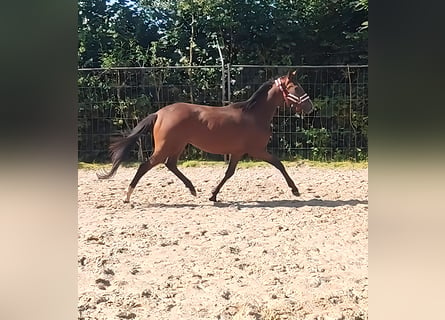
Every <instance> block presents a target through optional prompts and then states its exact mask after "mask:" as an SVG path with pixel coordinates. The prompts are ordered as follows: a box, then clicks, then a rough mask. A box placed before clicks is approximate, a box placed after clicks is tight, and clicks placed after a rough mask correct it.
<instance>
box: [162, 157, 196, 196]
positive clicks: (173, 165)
mask: <svg viewBox="0 0 445 320" xmlns="http://www.w3.org/2000/svg"><path fill="white" fill-rule="evenodd" d="M177 163H178V156H170V157H168V159H167V162H166V163H165V166H166V167H167V168H168V169H169V170H170V171H171V172H173V173H174V174H175V175H176V176H177V177H178V178H179V179H181V181H182V182H184V184H185V186H186V187H187V188H189V190H190V192H191V194H192V195H194V196H196V190H195V187H194V186H193V184H192V182H191V181H190V180H189V179H188V178H187V177H186V176H185V175H184V174H183V173H182V172H181V171H179V169H178V166H177Z"/></svg>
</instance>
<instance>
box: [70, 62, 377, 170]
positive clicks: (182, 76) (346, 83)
mask: <svg viewBox="0 0 445 320" xmlns="http://www.w3.org/2000/svg"><path fill="white" fill-rule="evenodd" d="M289 69H297V70H298V75H297V77H298V81H299V82H300V84H301V85H302V86H303V88H304V89H305V90H306V92H307V93H308V94H309V95H310V96H311V98H312V101H313V103H314V106H315V108H316V110H315V112H313V113H312V114H311V115H309V116H305V117H304V118H300V117H297V116H295V115H294V114H291V111H290V109H286V108H281V109H278V111H277V113H276V115H275V116H274V118H273V121H272V125H273V135H272V137H271V140H270V143H269V145H268V149H269V150H270V151H271V152H272V153H274V154H275V155H277V156H278V157H280V158H282V159H285V158H294V157H302V158H307V159H316V160H344V159H352V160H362V159H367V155H368V139H367V129H368V66H367V65H358V66H349V65H341V66H252V65H225V66H218V65H215V66H191V67H186V66H185V67H182V66H172V67H146V68H113V69H79V71H78V72H79V78H78V89H79V112H78V157H79V160H81V161H108V160H109V155H108V151H107V150H108V146H109V144H110V142H111V141H112V140H113V139H115V138H117V137H120V136H122V135H123V134H125V133H126V132H127V131H128V130H130V129H132V128H133V127H134V126H135V125H136V123H137V122H138V121H139V120H140V119H142V118H144V117H145V116H146V115H147V114H148V113H152V112H155V111H157V110H159V109H160V108H162V107H164V106H166V105H168V104H171V103H174V102H178V101H183V102H192V103H199V104H206V105H214V106H221V105H225V104H228V103H230V102H237V101H242V100H246V99H248V98H249V97H250V96H251V95H252V94H253V92H255V90H256V89H258V87H259V86H261V84H263V83H264V82H265V81H267V80H270V79H272V78H276V77H278V76H281V75H284V74H286V73H287V72H288V70H289ZM152 147H153V145H152V140H151V137H150V136H147V137H143V138H142V140H141V141H140V144H139V147H138V148H137V149H136V148H135V151H134V153H133V154H132V155H131V157H132V159H133V160H136V159H138V158H139V159H142V158H145V157H147V154H150V153H151V151H152ZM182 158H183V159H212V160H220V159H223V156H220V155H212V154H207V153H204V152H202V151H200V150H197V149H195V148H193V147H188V148H187V149H186V151H185V152H184V154H183V156H182Z"/></svg>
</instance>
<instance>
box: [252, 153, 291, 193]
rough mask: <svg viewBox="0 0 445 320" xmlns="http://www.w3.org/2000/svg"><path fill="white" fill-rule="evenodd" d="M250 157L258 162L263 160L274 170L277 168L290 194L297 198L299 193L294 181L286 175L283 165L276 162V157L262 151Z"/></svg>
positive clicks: (278, 161)
mask: <svg viewBox="0 0 445 320" xmlns="http://www.w3.org/2000/svg"><path fill="white" fill-rule="evenodd" d="M251 156H252V157H254V158H257V159H259V160H263V161H266V162H267V163H270V164H271V165H273V166H274V167H275V168H277V169H278V170H280V172H281V174H282V175H283V177H284V179H285V180H286V182H287V185H288V186H289V187H290V188H291V190H292V193H293V194H294V195H295V196H297V197H298V196H299V195H300V192H299V191H298V188H297V186H296V185H295V183H294V181H293V180H292V178H291V177H290V176H289V175H288V174H287V172H286V169H285V168H284V165H283V164H282V163H281V161H280V160H278V158H277V157H275V156H274V155H272V154H270V153H269V152H267V151H265V150H264V151H262V152H258V153H255V154H251Z"/></svg>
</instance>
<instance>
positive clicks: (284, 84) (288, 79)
mask: <svg viewBox="0 0 445 320" xmlns="http://www.w3.org/2000/svg"><path fill="white" fill-rule="evenodd" d="M296 74H297V72H296V71H294V72H291V71H289V73H288V74H287V75H286V76H283V77H281V78H279V79H277V80H275V84H276V85H277V86H278V87H279V88H280V90H281V92H282V93H283V97H284V100H285V101H286V103H288V104H289V105H290V106H291V108H292V107H293V106H295V111H296V113H298V114H303V113H305V114H309V113H311V112H312V110H313V109H314V106H313V104H312V101H311V99H310V98H309V95H308V94H307V93H306V92H305V91H304V89H303V88H302V87H301V85H300V84H299V83H298V82H296V81H295V80H294V78H295V75H296Z"/></svg>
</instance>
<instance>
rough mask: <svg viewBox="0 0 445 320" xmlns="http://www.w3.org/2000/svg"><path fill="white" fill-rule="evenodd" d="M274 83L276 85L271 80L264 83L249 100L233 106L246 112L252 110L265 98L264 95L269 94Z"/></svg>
mask: <svg viewBox="0 0 445 320" xmlns="http://www.w3.org/2000/svg"><path fill="white" fill-rule="evenodd" d="M273 83H274V82H273V80H269V81H267V82H265V83H263V84H262V85H261V87H259V88H258V89H257V91H255V92H254V93H253V94H252V96H251V97H250V98H249V99H247V100H245V101H241V102H235V103H234V104H232V106H233V107H234V108H241V109H243V110H245V111H247V110H251V109H252V108H253V107H254V106H255V104H256V102H257V101H258V100H260V99H263V98H264V95H265V94H267V92H268V91H269V90H270V88H271V87H272V84H273Z"/></svg>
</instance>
